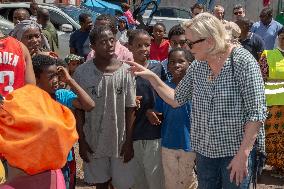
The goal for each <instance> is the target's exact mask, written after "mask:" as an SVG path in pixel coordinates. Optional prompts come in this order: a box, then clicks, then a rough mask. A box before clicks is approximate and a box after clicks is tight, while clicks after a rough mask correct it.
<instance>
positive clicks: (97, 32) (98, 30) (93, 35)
mask: <svg viewBox="0 0 284 189" xmlns="http://www.w3.org/2000/svg"><path fill="white" fill-rule="evenodd" d="M106 31H111V32H113V31H112V29H111V28H110V27H109V26H95V27H94V28H93V29H92V30H91V32H90V34H89V38H90V43H91V44H95V43H96V41H97V40H98V39H99V38H100V37H101V35H102V34H103V33H104V32H106Z"/></svg>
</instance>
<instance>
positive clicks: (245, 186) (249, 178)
mask: <svg viewBox="0 0 284 189" xmlns="http://www.w3.org/2000/svg"><path fill="white" fill-rule="evenodd" d="M255 164H256V147H254V148H253V149H252V151H251V152H250V155H249V159H248V176H247V177H246V179H245V180H244V181H243V182H242V184H241V187H240V188H241V189H249V188H250V187H249V186H250V183H251V182H252V178H253V174H254V171H255V170H254V166H255Z"/></svg>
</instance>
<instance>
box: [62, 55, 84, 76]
mask: <svg viewBox="0 0 284 189" xmlns="http://www.w3.org/2000/svg"><path fill="white" fill-rule="evenodd" d="M65 62H66V64H67V67H68V71H69V74H70V75H71V76H72V75H73V74H74V72H75V70H76V68H77V67H78V66H80V65H81V64H83V63H84V57H82V56H78V55H75V54H69V55H68V56H67V57H66V58H65Z"/></svg>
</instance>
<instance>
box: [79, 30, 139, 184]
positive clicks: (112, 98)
mask: <svg viewBox="0 0 284 189" xmlns="http://www.w3.org/2000/svg"><path fill="white" fill-rule="evenodd" d="M90 43H91V48H92V49H93V50H94V51H95V52H96V56H95V58H94V59H91V60H90V61H87V62H86V63H84V64H82V65H80V66H79V67H78V68H77V69H76V71H75V73H74V78H75V80H76V81H78V83H79V84H80V85H81V86H82V87H83V88H84V89H85V90H86V91H87V92H88V94H89V95H91V96H92V98H93V99H94V101H95V103H96V109H94V110H93V111H92V112H90V113H86V115H85V125H84V128H82V127H80V128H79V148H80V151H81V153H80V155H81V157H82V158H83V160H84V179H85V182H87V183H89V184H95V185H96V188H97V189H108V187H109V184H110V181H111V182H112V184H113V186H114V187H115V188H116V189H129V188H131V187H132V186H133V183H134V179H133V174H132V172H131V171H133V165H134V164H133V163H134V162H133V161H131V159H132V158H133V155H134V152H133V142H132V132H133V131H132V130H133V128H132V126H133V120H134V112H135V107H136V102H135V97H136V94H135V83H134V79H133V77H132V76H131V73H130V72H128V65H126V64H124V63H123V62H121V61H118V60H117V59H116V58H115V35H114V33H113V32H112V28H110V27H108V26H101V27H100V26H96V27H95V28H94V29H93V30H92V31H91V33H90Z"/></svg>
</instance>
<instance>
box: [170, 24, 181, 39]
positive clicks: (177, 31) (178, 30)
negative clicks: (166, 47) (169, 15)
mask: <svg viewBox="0 0 284 189" xmlns="http://www.w3.org/2000/svg"><path fill="white" fill-rule="evenodd" d="M184 34H185V30H184V28H183V27H182V26H181V25H180V24H178V25H175V26H173V27H172V28H171V29H170V31H169V34H168V38H169V40H170V39H171V38H172V36H174V35H184Z"/></svg>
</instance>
